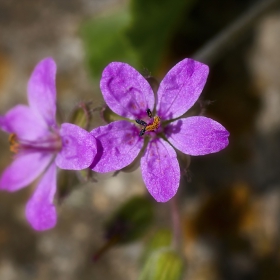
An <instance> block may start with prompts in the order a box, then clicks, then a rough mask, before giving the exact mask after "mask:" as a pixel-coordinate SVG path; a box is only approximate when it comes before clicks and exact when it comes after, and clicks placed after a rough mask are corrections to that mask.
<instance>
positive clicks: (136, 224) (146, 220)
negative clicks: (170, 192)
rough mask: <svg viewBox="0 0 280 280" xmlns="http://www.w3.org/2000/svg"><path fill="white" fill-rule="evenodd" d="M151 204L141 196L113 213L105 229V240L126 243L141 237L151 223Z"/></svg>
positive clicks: (133, 198) (127, 202)
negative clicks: (116, 238)
mask: <svg viewBox="0 0 280 280" xmlns="http://www.w3.org/2000/svg"><path fill="white" fill-rule="evenodd" d="M153 216H154V214H153V204H152V202H151V200H150V199H148V198H146V197H141V196H135V197H132V198H131V199H130V200H128V201H126V202H125V203H124V204H123V205H121V206H120V208H119V209H117V210H116V211H115V213H114V214H113V216H112V218H111V219H110V220H109V222H108V223H107V225H106V226H105V228H106V238H107V239H108V240H109V239H111V238H114V237H118V243H127V242H131V241H134V240H136V239H138V238H139V237H141V236H142V235H143V234H144V233H145V232H146V230H147V229H148V227H149V226H150V225H151V223H152V221H153Z"/></svg>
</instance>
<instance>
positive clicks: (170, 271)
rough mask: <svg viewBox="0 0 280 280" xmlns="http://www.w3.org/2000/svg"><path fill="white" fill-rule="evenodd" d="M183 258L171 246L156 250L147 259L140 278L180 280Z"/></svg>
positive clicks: (145, 279)
mask: <svg viewBox="0 0 280 280" xmlns="http://www.w3.org/2000/svg"><path fill="white" fill-rule="evenodd" d="M182 275H183V260H182V259H181V257H180V256H179V255H178V254H177V253H176V252H175V251H174V250H172V249H171V248H164V249H159V250H157V251H155V252H154V253H153V254H151V256H150V257H149V258H148V259H147V261H146V264H145V266H144V269H143V271H142V273H141V275H140V277H139V280H180V279H182Z"/></svg>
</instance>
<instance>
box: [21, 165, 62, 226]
mask: <svg viewBox="0 0 280 280" xmlns="http://www.w3.org/2000/svg"><path fill="white" fill-rule="evenodd" d="M55 191H56V166H55V164H54V163H53V164H52V165H50V166H49V168H48V169H47V171H46V172H45V174H44V175H43V177H42V179H41V180H40V182H39V184H38V186H37V188H36V190H35V192H34V193H33V195H32V197H31V198H30V199H29V201H28V203H27V205H26V209H25V215H26V218H27V220H28V222H29V223H30V224H31V226H32V227H33V228H34V229H35V230H47V229H51V228H53V227H54V226H55V225H56V219H57V217H56V216H57V215H56V209H55V206H54V205H53V199H54V195H55Z"/></svg>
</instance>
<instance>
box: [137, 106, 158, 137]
mask: <svg viewBox="0 0 280 280" xmlns="http://www.w3.org/2000/svg"><path fill="white" fill-rule="evenodd" d="M146 112H147V115H148V117H149V118H152V117H153V115H152V112H151V110H150V109H147V110H146ZM135 121H136V122H137V123H138V124H140V125H142V126H143V127H144V128H143V129H141V130H140V132H139V136H143V135H144V134H145V132H146V131H154V130H156V129H158V128H159V126H160V117H159V116H155V117H154V118H153V122H152V123H151V124H147V123H146V122H145V121H143V120H139V119H136V120H135Z"/></svg>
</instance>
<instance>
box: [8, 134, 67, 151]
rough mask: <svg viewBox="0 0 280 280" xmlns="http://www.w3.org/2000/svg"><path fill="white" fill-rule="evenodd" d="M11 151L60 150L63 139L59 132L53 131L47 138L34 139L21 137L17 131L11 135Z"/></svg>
mask: <svg viewBox="0 0 280 280" xmlns="http://www.w3.org/2000/svg"><path fill="white" fill-rule="evenodd" d="M9 143H10V151H11V152H13V153H18V152H19V151H23V150H29V151H31V150H33V151H50V152H57V151H60V149H61V147H62V140H61V137H60V135H59V134H57V133H52V134H50V135H48V136H47V137H45V138H42V139H36V140H34V141H31V140H24V139H19V138H18V137H17V135H16V134H15V133H12V134H10V135H9Z"/></svg>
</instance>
